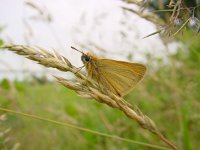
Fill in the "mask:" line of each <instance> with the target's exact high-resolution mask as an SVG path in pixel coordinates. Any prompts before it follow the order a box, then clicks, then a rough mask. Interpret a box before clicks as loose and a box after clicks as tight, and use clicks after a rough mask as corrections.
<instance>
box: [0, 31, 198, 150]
mask: <svg viewBox="0 0 200 150" xmlns="http://www.w3.org/2000/svg"><path fill="white" fill-rule="evenodd" d="M176 39H177V41H179V42H180V43H181V44H182V45H183V47H181V48H179V49H178V50H177V51H176V52H175V53H174V54H169V55H168V56H167V57H168V59H169V61H168V63H166V62H164V61H163V60H162V59H152V58H151V56H149V55H147V56H146V59H147V64H146V65H147V67H148V72H147V74H146V77H145V78H144V80H143V81H142V82H141V83H140V84H139V85H137V87H136V88H135V89H134V90H133V91H132V92H131V93H129V94H128V95H127V96H125V99H126V100H127V101H128V102H129V103H132V104H135V105H137V106H138V107H139V108H140V109H141V110H142V112H144V114H146V115H147V116H149V117H150V118H151V119H152V120H153V121H154V122H155V123H156V125H157V126H158V128H159V129H160V130H161V131H162V133H163V134H164V135H165V136H166V137H167V138H168V139H170V140H171V141H172V142H173V143H175V144H176V145H177V146H178V147H179V148H180V149H185V150H192V149H193V150H197V149H199V147H200V142H199V139H200V128H199V126H200V113H199V110H200V43H199V41H200V37H199V35H197V34H196V33H195V32H194V31H193V30H192V29H187V30H184V32H183V33H181V34H179V35H177V37H176ZM0 43H3V41H1V42H0ZM66 57H67V56H66ZM152 64H156V67H155V66H152ZM0 106H1V107H4V108H9V109H12V110H17V111H20V112H26V113H30V114H34V115H38V116H42V117H45V118H49V119H53V120H57V121H63V122H68V123H71V124H74V125H77V126H80V127H85V128H89V129H92V130H95V131H99V132H102V133H108V134H111V135H113V134H114V135H117V136H120V137H124V138H129V139H133V140H136V141H141V142H146V143H151V144H155V145H163V146H165V144H163V143H162V141H160V140H159V139H158V138H157V137H156V136H154V135H152V134H151V133H149V132H148V131H146V130H144V129H141V127H139V126H138V124H137V123H136V122H134V121H132V120H130V119H129V118H127V117H126V116H125V115H124V114H123V113H122V112H121V111H119V110H117V109H112V108H110V107H108V106H106V105H103V104H100V103H97V102H96V101H94V100H87V99H82V98H80V97H78V96H77V94H76V93H75V92H73V91H71V90H69V89H67V88H65V87H63V86H61V85H60V84H58V83H55V82H52V81H47V80H44V79H36V78H32V80H30V79H29V78H27V79H24V80H23V81H9V80H7V79H4V80H1V81H0ZM0 115H1V116H0V149H4V150H7V149H14V148H15V149H20V150H35V149H38V150H66V149H74V150H79V149H83V150H88V149H97V150H102V149H109V150H115V149H118V150H128V149H134V150H135V149H137V150H149V149H153V148H149V147H145V146H141V145H137V144H132V143H128V142H122V141H119V140H114V139H111V138H105V137H102V136H97V135H93V134H91V133H87V132H82V131H78V130H76V129H71V128H68V127H64V126H58V125H55V124H51V123H49V122H44V121H39V120H35V119H32V118H27V117H23V116H19V115H14V114H9V113H5V112H2V111H1V112H0ZM4 115H5V116H4Z"/></svg>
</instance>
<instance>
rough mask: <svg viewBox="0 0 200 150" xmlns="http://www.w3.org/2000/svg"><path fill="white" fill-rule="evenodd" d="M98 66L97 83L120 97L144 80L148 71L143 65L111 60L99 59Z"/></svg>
mask: <svg viewBox="0 0 200 150" xmlns="http://www.w3.org/2000/svg"><path fill="white" fill-rule="evenodd" d="M96 64H97V67H98V73H99V77H98V80H97V82H99V83H100V84H101V85H102V86H104V88H105V89H107V90H110V91H112V92H113V93H115V94H117V95H119V96H124V95H125V94H127V93H128V92H129V91H130V90H131V89H132V88H133V87H134V86H135V85H136V84H137V83H138V82H139V81H140V80H141V79H142V78H143V76H144V74H145V71H146V67H145V66H144V65H142V64H137V63H128V62H123V61H116V60H110V59H99V60H97V61H96Z"/></svg>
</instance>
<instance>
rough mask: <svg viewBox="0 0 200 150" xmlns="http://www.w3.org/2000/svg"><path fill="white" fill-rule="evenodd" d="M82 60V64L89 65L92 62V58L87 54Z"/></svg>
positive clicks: (83, 55)
mask: <svg viewBox="0 0 200 150" xmlns="http://www.w3.org/2000/svg"><path fill="white" fill-rule="evenodd" d="M81 60H82V62H83V63H84V64H85V63H88V62H90V61H91V56H90V55H87V54H82V56H81Z"/></svg>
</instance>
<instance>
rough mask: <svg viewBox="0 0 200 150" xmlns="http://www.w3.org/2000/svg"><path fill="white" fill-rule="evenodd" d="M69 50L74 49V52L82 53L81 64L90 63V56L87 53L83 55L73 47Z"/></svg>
mask: <svg viewBox="0 0 200 150" xmlns="http://www.w3.org/2000/svg"><path fill="white" fill-rule="evenodd" d="M71 48H72V49H74V50H76V51H78V52H80V53H82V56H81V60H82V62H83V63H84V64H86V63H88V62H90V61H91V55H90V54H89V53H87V54H85V53H83V52H82V51H80V50H78V49H76V48H75V47H73V46H71Z"/></svg>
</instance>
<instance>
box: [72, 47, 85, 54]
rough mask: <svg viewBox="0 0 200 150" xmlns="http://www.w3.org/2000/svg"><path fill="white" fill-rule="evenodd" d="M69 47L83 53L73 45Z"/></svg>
mask: <svg viewBox="0 0 200 150" xmlns="http://www.w3.org/2000/svg"><path fill="white" fill-rule="evenodd" d="M71 48H72V49H74V50H76V51H78V52H80V53H82V54H84V53H83V52H82V51H80V50H78V49H76V48H75V47H73V46H71Z"/></svg>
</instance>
